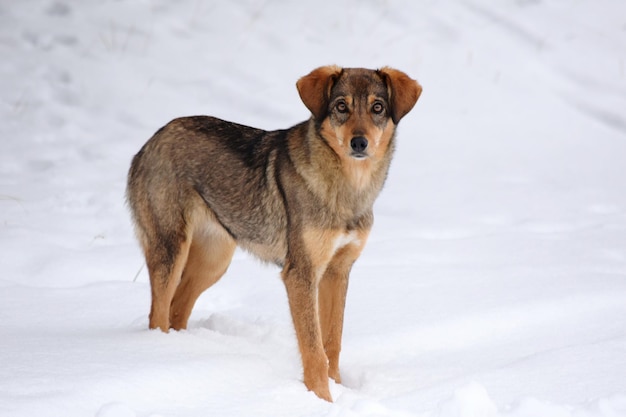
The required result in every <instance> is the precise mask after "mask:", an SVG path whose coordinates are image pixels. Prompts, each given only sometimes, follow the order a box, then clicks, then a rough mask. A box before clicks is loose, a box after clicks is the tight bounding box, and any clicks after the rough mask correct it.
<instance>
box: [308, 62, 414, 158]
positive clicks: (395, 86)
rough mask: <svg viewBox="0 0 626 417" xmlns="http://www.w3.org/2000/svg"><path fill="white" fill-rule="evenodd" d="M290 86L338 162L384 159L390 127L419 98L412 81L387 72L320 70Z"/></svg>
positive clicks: (390, 69) (388, 69)
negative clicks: (297, 93) (296, 92)
mask: <svg viewBox="0 0 626 417" xmlns="http://www.w3.org/2000/svg"><path fill="white" fill-rule="evenodd" d="M296 85H297V87H298V92H299V93H300V98H302V101H303V102H304V104H305V105H306V106H307V108H308V109H309V110H310V111H311V113H312V115H313V118H314V119H315V121H316V123H317V124H318V126H320V133H321V135H322V136H323V137H324V138H325V139H326V141H327V142H328V143H329V145H330V146H331V147H332V148H333V150H334V151H335V152H336V153H337V154H338V155H339V157H341V158H342V159H343V158H350V159H357V160H359V159H361V160H363V159H369V158H374V159H378V158H380V157H382V156H383V155H384V154H385V152H386V151H387V148H388V145H389V142H390V141H391V139H392V137H393V134H394V131H395V126H396V125H397V124H398V122H399V121H400V119H402V117H404V116H405V115H406V114H407V113H408V112H409V111H410V110H411V109H412V108H413V106H414V105H415V103H416V102H417V99H418V98H419V96H420V94H421V92H422V87H421V86H420V85H419V84H418V83H417V81H415V80H413V79H411V78H409V76H407V75H406V74H405V73H403V72H401V71H398V70H395V69H393V68H388V67H385V68H382V69H380V70H368V69H363V68H340V67H337V66H326V67H320V68H317V69H315V70H313V71H312V72H311V73H310V74H308V75H305V76H304V77H302V78H300V79H299V80H298V82H297V84H296Z"/></svg>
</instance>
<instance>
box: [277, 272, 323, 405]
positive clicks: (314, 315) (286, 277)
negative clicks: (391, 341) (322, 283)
mask: <svg viewBox="0 0 626 417" xmlns="http://www.w3.org/2000/svg"><path fill="white" fill-rule="evenodd" d="M306 264H307V262H303V263H302V264H294V263H291V262H289V261H287V263H286V264H285V267H284V269H283V271H282V278H283V281H284V283H285V287H286V288H287V297H288V298H289V308H290V310H291V317H292V319H293V324H294V327H295V330H296V336H297V338H298V346H299V348H300V354H301V356H302V367H303V368H304V384H305V385H306V387H307V388H308V389H309V390H311V391H313V392H314V393H315V394H316V395H317V396H318V397H320V398H322V399H324V400H326V401H330V402H332V397H331V395H330V390H329V387H328V359H327V357H326V354H325V353H324V346H323V344H322V335H321V331H320V322H319V317H318V303H317V291H318V289H317V285H318V282H317V281H318V278H317V277H316V274H315V272H314V270H313V269H312V268H311V267H307V266H306Z"/></svg>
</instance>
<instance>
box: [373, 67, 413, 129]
mask: <svg viewBox="0 0 626 417" xmlns="http://www.w3.org/2000/svg"><path fill="white" fill-rule="evenodd" d="M378 72H379V74H381V75H382V77H383V79H384V80H385V82H386V83H387V89H388V90H389V98H390V103H391V119H392V120H393V122H394V123H395V124H398V122H399V121H400V119H402V118H403V117H404V116H405V115H406V114H407V113H408V112H410V111H411V109H412V108H413V106H414V105H415V103H416V102H417V99H418V98H419V96H420V94H422V86H421V85H419V84H418V82H417V81H415V80H413V79H411V78H410V77H409V76H408V75H406V74H405V73H403V72H402V71H398V70H396V69H393V68H389V67H384V68H382V69H380V70H379V71H378Z"/></svg>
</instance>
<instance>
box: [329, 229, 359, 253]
mask: <svg viewBox="0 0 626 417" xmlns="http://www.w3.org/2000/svg"><path fill="white" fill-rule="evenodd" d="M351 243H356V244H358V243H359V237H358V235H357V234H356V231H354V230H352V231H350V232H348V233H342V234H340V235H339V236H337V238H335V244H334V245H333V252H332V253H333V255H334V254H335V253H337V251H338V250H339V249H341V248H343V247H344V246H347V245H349V244H351Z"/></svg>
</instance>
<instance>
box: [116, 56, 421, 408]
mask: <svg viewBox="0 0 626 417" xmlns="http://www.w3.org/2000/svg"><path fill="white" fill-rule="evenodd" d="M297 87H298V92H299V93H300V97H301V98H302V101H303V102H304V104H305V105H306V106H307V107H308V109H309V110H310V111H311V113H312V117H311V118H310V119H309V120H308V121H305V122H302V123H300V124H298V125H296V126H294V127H292V128H290V129H286V130H277V131H272V132H266V131H263V130H259V129H254V128H251V127H247V126H242V125H238V124H235V123H231V122H226V121H223V120H219V119H216V118H212V117H206V116H196V117H184V118H180V119H175V120H173V121H172V122H170V123H169V124H167V125H166V126H165V127H163V128H161V129H160V130H159V131H158V132H157V133H156V134H155V135H154V136H153V137H152V138H151V139H150V140H149V141H148V142H147V143H146V144H145V145H144V147H143V148H142V149H141V150H140V151H139V153H138V154H137V155H136V156H135V157H134V159H133V162H132V165H131V168H130V172H129V174H128V189H127V196H128V202H129V205H130V208H131V211H132V215H133V219H134V221H135V224H136V230H137V235H138V238H139V241H140V243H141V246H142V248H143V251H144V254H145V257H146V263H147V266H148V271H149V274H150V284H151V289H152V307H151V310H150V328H151V329H154V328H160V329H161V330H162V331H164V332H167V331H168V330H169V329H170V328H173V329H176V330H178V329H184V328H185V327H186V326H187V320H188V319H189V315H190V314H191V310H192V308H193V305H194V303H195V302H196V299H197V298H198V296H199V295H200V294H201V293H202V292H203V291H204V290H206V289H207V288H209V287H210V286H211V285H213V284H214V283H215V282H216V281H217V280H219V279H220V277H221V276H222V275H223V274H224V272H226V269H227V268H228V265H229V264H230V261H231V258H232V256H233V252H234V251H235V247H236V246H237V245H239V246H240V247H242V248H244V249H246V250H248V251H249V252H251V253H253V254H254V255H256V256H257V257H259V258H260V259H262V260H264V261H267V262H271V263H274V264H276V265H279V266H281V267H282V273H281V275H282V279H283V281H284V283H285V287H286V289H287V295H288V298H289V307H290V309H291V315H292V318H293V323H294V326H295V330H296V335H297V338H298V345H299V348H300V353H301V355H302V364H303V368H304V383H305V385H306V386H307V388H308V389H310V390H312V391H313V392H315V394H317V395H318V396H319V397H320V398H323V399H325V400H328V401H332V398H331V395H330V391H329V386H328V377H329V376H330V377H331V378H333V379H334V380H335V381H337V382H340V377H339V351H340V350H341V334H342V329H343V313H344V306H345V301H346V290H347V287H348V275H349V273H350V269H351V268H352V264H353V263H354V261H355V260H356V259H357V258H358V256H359V254H360V253H361V250H362V249H363V246H364V245H365V242H366V240H367V236H368V234H369V231H370V229H371V227H372V222H373V215H372V205H373V203H374V200H375V199H376V197H377V196H378V194H379V192H380V190H381V189H382V187H383V183H384V181H385V178H386V176H387V171H388V169H389V164H390V162H391V156H392V153H393V149H394V132H395V128H396V125H397V124H398V122H399V121H400V119H401V118H402V117H403V116H404V115H405V114H407V113H408V112H409V111H410V110H411V108H413V106H414V104H415V102H416V101H417V99H418V97H419V95H420V93H421V90H422V89H421V87H420V85H419V84H418V83H417V82H416V81H414V80H412V79H411V78H409V77H408V76H407V75H406V74H404V73H403V72H400V71H398V70H395V69H391V68H383V69H380V70H367V69H361V68H343V69H342V68H339V67H336V66H327V67H321V68H318V69H316V70H314V71H312V72H311V73H310V74H309V75H306V76H304V77H302V78H301V79H300V80H298V82H297Z"/></svg>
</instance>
